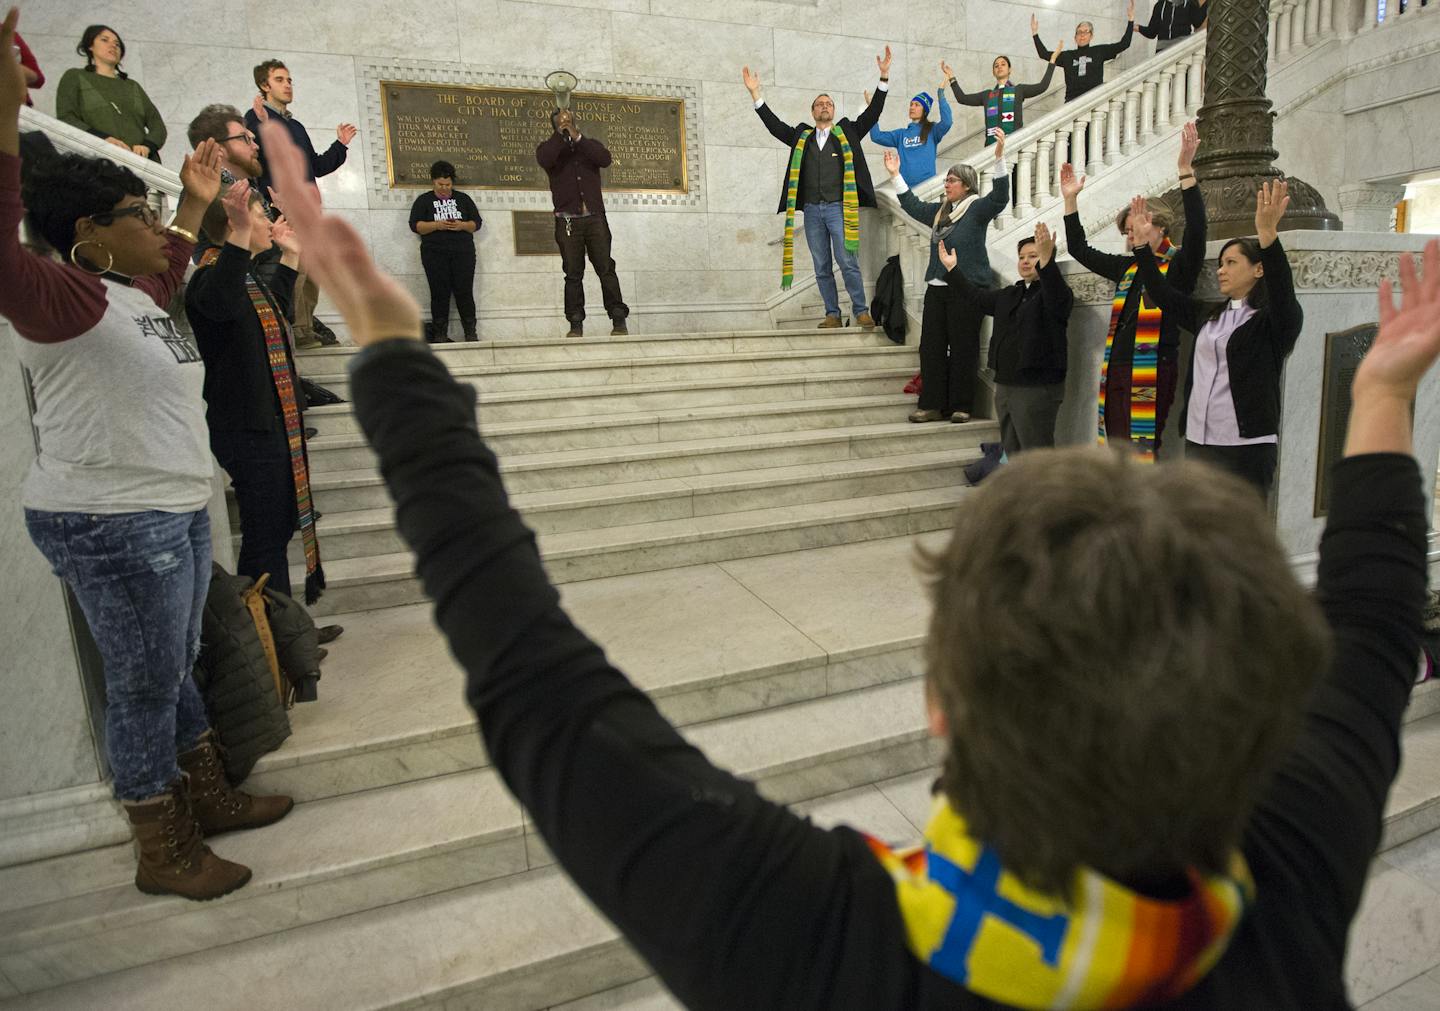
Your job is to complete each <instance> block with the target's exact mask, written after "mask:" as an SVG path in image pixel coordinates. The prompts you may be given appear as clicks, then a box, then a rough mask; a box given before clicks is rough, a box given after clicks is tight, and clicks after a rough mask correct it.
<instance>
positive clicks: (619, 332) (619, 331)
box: [610, 319, 630, 337]
mask: <svg viewBox="0 0 1440 1011" xmlns="http://www.w3.org/2000/svg"><path fill="white" fill-rule="evenodd" d="M612 322H613V323H614V324H615V325H614V327H613V328H612V329H611V331H610V336H611V337H628V336H629V335H630V328H629V327H627V326H626V325H625V321H624V320H623V319H617V320H613V321H612Z"/></svg>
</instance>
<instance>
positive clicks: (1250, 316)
mask: <svg viewBox="0 0 1440 1011" xmlns="http://www.w3.org/2000/svg"><path fill="white" fill-rule="evenodd" d="M1289 206H1290V187H1289V184H1288V183H1286V182H1285V180H1283V179H1280V180H1276V181H1275V182H1273V183H1270V182H1267V183H1265V184H1264V185H1263V186H1261V188H1260V189H1259V190H1258V191H1257V192H1256V194H1255V234H1256V236H1257V238H1254V239H1249V238H1242V239H1231V240H1230V241H1229V242H1227V243H1225V246H1224V248H1222V249H1221V250H1220V256H1219V258H1218V259H1217V261H1216V270H1215V273H1216V280H1217V281H1218V283H1219V288H1220V295H1221V297H1222V301H1219V302H1215V301H1211V300H1201V299H1197V298H1194V297H1191V296H1188V295H1182V294H1180V293H1179V292H1178V291H1176V290H1175V289H1174V288H1172V287H1171V286H1170V285H1169V284H1168V283H1167V282H1166V280H1165V278H1163V277H1161V276H1160V272H1159V270H1158V269H1156V261H1155V254H1154V253H1153V252H1152V251H1151V250H1150V247H1149V246H1148V245H1143V246H1137V247H1135V258H1136V260H1137V261H1138V262H1139V264H1140V276H1141V279H1142V281H1143V283H1144V285H1145V290H1146V292H1147V293H1148V294H1149V296H1150V297H1151V298H1152V299H1154V300H1155V302H1156V304H1157V305H1159V306H1160V309H1161V311H1163V312H1166V313H1172V314H1174V319H1175V322H1176V323H1177V324H1178V325H1179V326H1180V327H1181V328H1182V329H1184V330H1187V331H1189V332H1190V333H1193V334H1194V335H1195V343H1194V345H1193V346H1192V348H1191V352H1190V365H1189V368H1188V369H1187V370H1186V375H1185V410H1184V413H1182V414H1181V415H1180V432H1181V434H1182V435H1183V436H1184V437H1185V458H1186V459H1187V460H1202V461H1204V462H1206V463H1209V464H1213V465H1214V466H1217V467H1220V468H1221V469H1223V470H1228V471H1230V472H1231V473H1232V474H1234V475H1236V476H1237V477H1240V478H1243V479H1244V480H1246V481H1249V482H1250V483H1251V484H1252V485H1254V486H1255V488H1256V489H1257V490H1258V491H1259V492H1260V495H1261V497H1262V498H1268V497H1269V495H1270V487H1271V485H1272V483H1273V482H1274V479H1275V464H1276V462H1277V458H1278V456H1279V443H1280V436H1279V432H1280V376H1281V372H1282V371H1283V369H1284V367H1285V359H1286V358H1288V357H1290V352H1291V351H1293V350H1294V349H1295V342H1296V341H1297V340H1298V339H1299V338H1300V328H1301V326H1302V325H1303V324H1304V322H1305V314H1304V312H1303V311H1302V310H1301V308H1300V300H1299V299H1298V298H1296V297H1295V279H1294V277H1293V276H1292V275H1291V273H1290V261H1289V260H1288V259H1286V257H1285V249H1284V247H1283V246H1281V244H1280V234H1279V226H1280V219H1281V218H1282V217H1284V215H1285V208H1287V207H1289ZM1150 217H1151V214H1150V208H1149V207H1148V206H1147V204H1146V203H1145V198H1144V197H1136V198H1135V199H1134V200H1133V201H1132V202H1131V204H1130V219H1131V220H1132V221H1134V222H1135V230H1136V232H1137V234H1144V232H1145V231H1146V230H1147V228H1148V227H1149V225H1150Z"/></svg>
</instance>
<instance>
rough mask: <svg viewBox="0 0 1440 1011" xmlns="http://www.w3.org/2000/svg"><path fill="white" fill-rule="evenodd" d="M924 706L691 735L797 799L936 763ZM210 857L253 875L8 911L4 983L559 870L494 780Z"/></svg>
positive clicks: (733, 725) (256, 838)
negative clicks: (234, 883)
mask: <svg viewBox="0 0 1440 1011" xmlns="http://www.w3.org/2000/svg"><path fill="white" fill-rule="evenodd" d="M852 696H853V697H852ZM920 698H921V690H920V683H919V680H918V679H915V678H912V679H910V680H909V681H907V682H904V683H901V684H895V685H889V686H885V687H882V688H875V689H867V690H864V691H860V692H855V693H852V695H851V696H837V697H834V698H828V699H824V700H820V701H818V702H814V703H806V704H803V705H797V706H791V707H786V708H783V709H778V710H773V711H767V712H764V713H758V714H752V715H750V716H745V717H739V718H734V719H731V720H727V721H720V722H718V723H713V724H708V725H704V726H699V727H694V728H691V729H690V730H689V731H688V732H687V736H688V737H689V738H690V739H691V740H692V741H694V742H695V743H696V744H697V745H698V746H700V747H702V748H703V749H705V750H706V751H707V753H709V754H711V755H712V757H713V758H714V759H715V760H716V761H717V762H719V763H720V764H722V765H724V766H726V767H727V768H730V769H732V770H734V771H736V772H738V773H740V774H742V775H745V776H746V777H748V778H751V779H753V780H755V781H756V782H757V783H758V784H759V785H760V787H761V789H762V790H764V791H765V792H766V793H767V794H768V795H770V796H772V797H775V798H776V799H777V800H781V801H782V802H785V803H795V802H799V801H804V800H809V799H811V798H814V797H817V796H823V795H827V794H833V793H835V792H837V791H840V790H848V789H851V788H854V787H858V786H865V785H868V784H870V783H873V782H878V781H881V780H886V779H890V778H892V777H893V776H896V775H902V774H908V773H914V772H917V771H921V770H926V769H928V768H930V767H931V766H933V763H934V761H935V750H934V747H933V746H932V745H931V744H930V743H929V742H928V739H927V738H926V736H925V732H924V720H923V716H922V713H921V710H922V707H921V705H920ZM215 849H216V851H217V852H218V853H220V854H221V855H223V856H228V857H230V858H232V859H236V860H241V861H242V862H245V863H247V864H248V865H251V866H252V867H253V868H254V869H255V870H256V872H257V876H256V878H255V879H254V880H253V881H252V883H251V884H249V885H247V886H246V887H245V888H242V889H240V890H239V891H237V892H235V893H232V894H231V895H229V896H225V897H223V898H222V899H219V900H216V901H214V902H211V903H206V904H203V905H202V904H197V903H191V902H187V901H185V900H182V899H176V898H159V897H152V896H146V895H142V894H141V893H140V892H138V891H137V890H136V889H134V887H133V886H132V885H131V884H130V883H129V881H128V875H127V876H126V878H125V879H122V880H120V881H117V882H115V883H114V884H113V885H112V886H111V887H109V888H104V889H101V890H98V891H95V892H90V893H88V894H83V895H75V896H71V897H68V898H65V899H62V900H59V901H56V902H51V903H46V904H43V905H35V906H30V907H27V908H25V909H21V910H16V911H13V912H11V913H9V914H7V915H5V916H4V917H0V972H3V973H4V975H5V977H6V978H7V979H8V980H9V981H10V983H11V985H13V986H15V987H16V988H18V989H19V990H21V991H22V992H27V993H28V992H32V991H36V990H43V989H47V988H50V987H55V986H61V985H63V984H66V983H71V982H74V981H77V980H83V979H87V978H90V977H94V976H99V975H103V974H105V973H113V972H118V971H121V970H124V969H129V968H132V967H135V966H142V965H147V964H149V963H151V962H155V961H158V960H160V959H166V958H173V957H175V956H178V955H185V954H189V953H191V952H197V951H204V950H206V949H210V948H214V947H217V946H220V945H225V944H230V943H233V942H237V941H242V940H245V939H247V938H252V937H258V936H261V935H266V934H272V933H275V932H277V931H284V930H291V929H294V928H296V927H301V926H303V925H305V924H309V923H317V922H321V921H325V920H331V919H334V918H336V917H343V916H349V915H350V914H353V913H357V912H360V911H363V910H368V909H374V908H376V907H379V906H384V905H389V904H391V903H395V902H403V901H406V900H411V899H415V898H417V897H419V896H424V895H429V894H434V893H437V892H441V891H448V890H451V889H455V888H464V887H466V886H468V885H473V884H476V883H477V882H480V881H485V880H489V879H492V878H498V877H503V876H507V875H515V874H521V873H524V872H527V871H535V870H538V869H540V868H543V867H546V866H549V865H550V864H552V863H553V859H552V858H551V857H550V856H549V854H548V852H546V850H545V848H544V846H543V844H541V843H540V841H539V839H538V837H536V836H535V835H534V829H533V826H530V825H528V824H527V823H522V820H521V813H520V809H519V806H518V805H517V804H516V803H515V801H514V800H513V799H512V798H511V797H510V796H509V794H508V793H507V792H506V791H505V790H504V788H503V786H502V785H501V784H500V782H499V779H498V777H497V776H496V775H494V774H493V772H489V771H477V772H471V773H463V774H459V775H456V776H449V777H444V778H440V779H431V780H427V781H423V782H417V783H407V784H405V785H403V786H397V787H391V788H388V789H380V790H373V791H369V792H365V793H360V794H355V795H353V796H350V797H344V798H339V799H335V800H329V801H319V802H314V803H309V804H302V805H300V806H299V807H297V809H296V810H295V812H293V813H292V814H291V815H290V817H288V818H286V819H285V820H284V821H282V822H280V823H279V824H277V825H275V826H273V827H271V828H268V829H265V830H263V831H257V832H252V833H243V834H239V835H236V836H233V837H222V838H220V839H217V840H216V841H215Z"/></svg>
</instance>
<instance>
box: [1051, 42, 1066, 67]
mask: <svg viewBox="0 0 1440 1011" xmlns="http://www.w3.org/2000/svg"><path fill="white" fill-rule="evenodd" d="M1064 51H1065V40H1064V39H1061V40H1060V41H1059V42H1057V43H1055V51H1054V52H1053V53H1051V54H1050V62H1051V63H1054V62H1055V61H1056V60H1058V59H1060V54H1061V53H1063V52H1064Z"/></svg>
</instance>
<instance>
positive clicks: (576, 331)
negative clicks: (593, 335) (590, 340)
mask: <svg viewBox="0 0 1440 1011" xmlns="http://www.w3.org/2000/svg"><path fill="white" fill-rule="evenodd" d="M565 336H566V337H584V336H585V324H583V323H571V324H570V329H569V330H567V331H565Z"/></svg>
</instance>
